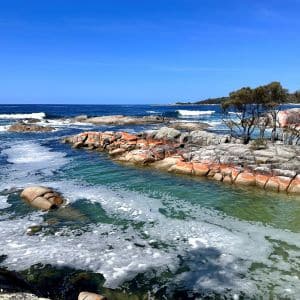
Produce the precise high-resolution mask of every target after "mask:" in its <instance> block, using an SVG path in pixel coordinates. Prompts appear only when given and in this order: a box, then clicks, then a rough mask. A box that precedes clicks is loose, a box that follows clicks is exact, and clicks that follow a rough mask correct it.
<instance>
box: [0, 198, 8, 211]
mask: <svg viewBox="0 0 300 300" xmlns="http://www.w3.org/2000/svg"><path fill="white" fill-rule="evenodd" d="M10 206H11V204H9V203H8V202H7V196H0V209H4V208H7V207H10Z"/></svg>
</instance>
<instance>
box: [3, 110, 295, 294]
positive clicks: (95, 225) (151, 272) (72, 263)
mask: <svg viewBox="0 0 300 300" xmlns="http://www.w3.org/2000/svg"><path fill="white" fill-rule="evenodd" d="M288 107H290V106H288ZM112 114H114V115H115V114H122V115H134V116H143V115H163V116H166V117H173V118H176V119H178V121H184V120H189V121H191V122H198V121H201V122H206V123H208V124H210V125H211V127H210V128H209V130H211V131H214V132H226V128H225V127H224V126H223V125H222V117H223V116H222V114H221V108H220V107H219V106H217V105H209V106H207V105H203V106H158V105H0V141H1V142H0V166H1V168H0V241H1V247H0V266H1V267H2V268H8V269H9V270H15V271H18V272H20V273H21V274H22V275H23V276H24V277H25V278H26V279H27V280H28V281H29V282H30V283H31V284H33V285H35V286H37V287H43V292H44V294H45V296H46V295H48V296H49V297H50V296H51V297H52V299H72V297H71V296H70V295H71V292H70V290H71V289H70V286H72V287H73V289H76V288H77V289H78V290H80V289H81V288H83V287H84V288H87V287H89V288H90V289H93V290H94V291H102V292H104V293H107V295H109V296H110V298H111V299H151V298H149V297H153V299H196V298H197V297H206V299H215V298H217V297H220V299H225V298H226V299H248V298H252V299H254V298H255V299H257V298H261V299H264V298H268V299H269V298H270V299H272V298H273V299H279V298H280V299H283V298H284V299H299V297H300V278H299V276H300V271H299V270H300V260H299V257H300V235H299V233H300V221H299V220H300V219H299V215H300V201H299V198H298V199H297V198H296V196H291V195H287V194H283V193H281V194H277V193H272V192H266V191H263V190H258V189H255V188H247V187H234V186H227V185H225V184H222V183H219V182H216V181H210V180H208V179H202V178H191V177H188V176H179V175H174V174H168V173H162V172H159V171H155V170H152V169H147V168H135V167H132V166H125V165H122V164H118V163H116V162H113V161H112V160H110V159H109V158H108V157H107V155H106V154H104V153H98V152H89V151H84V150H80V149H79V150H78V149H72V148H71V147H70V146H69V145H66V144H62V143H61V139H62V138H63V137H65V136H68V135H73V134H76V133H79V132H82V131H86V130H88V131H92V130H113V131H115V130H116V131H118V130H124V131H129V132H138V131H142V130H145V129H151V128H156V127H157V125H147V126H144V125H143V126H136V125H134V126H96V125H91V124H84V123H72V122H70V121H69V120H68V118H70V117H72V116H77V115H88V116H98V115H112ZM25 117H28V118H29V117H31V118H36V119H39V120H40V121H39V123H40V124H48V125H51V126H53V127H55V128H56V130H55V131H53V132H46V133H11V132H8V131H7V128H8V126H9V125H10V124H12V123H13V122H15V121H16V120H17V119H19V118H25ZM29 185H44V186H49V187H52V188H54V189H56V190H58V191H59V192H61V193H62V194H63V196H64V197H65V198H66V199H67V205H66V206H65V207H63V208H60V209H58V210H54V211H51V212H41V211H37V210H35V209H33V208H31V207H29V206H27V205H26V204H25V203H24V202H23V201H22V200H21V199H20V196H19V193H20V190H22V189H23V188H24V187H26V186H29ZM30 226H37V227H39V228H40V230H39V231H38V232H36V233H35V234H33V235H28V234H27V229H28V228H29V227H30ZM45 273H46V274H47V276H48V277H47V276H46V277H45V278H48V279H49V276H50V277H51V276H52V277H53V278H63V280H62V281H61V282H59V283H58V282H56V281H55V280H53V281H51V280H50V283H51V284H50V283H48V285H45V284H44V285H43V284H42V283H41V282H42V279H41V278H42V276H44V275H41V274H45ZM49 274H50V275H49ZM74 274H75V275H76V276H77V277H76V280H75V279H74V276H75V275H74ZM78 274H81V275H80V276H81V277H80V280H79V279H78V276H79V275H78ZM83 274H84V275H83ZM72 276H73V277H72ZM84 276H85V277H84ZM86 276H88V277H87V278H89V280H85V281H84V279H83V278H86ZM52 277H51V278H52ZM70 278H71V279H72V280H71V279H70ZM71 281H72V284H73V285H72V284H71V283H70V282H71ZM45 282H46V280H45ZM74 282H76V284H75V283H74ZM83 282H84V285H83ZM124 292H125V293H124ZM147 297H148V298H147Z"/></svg>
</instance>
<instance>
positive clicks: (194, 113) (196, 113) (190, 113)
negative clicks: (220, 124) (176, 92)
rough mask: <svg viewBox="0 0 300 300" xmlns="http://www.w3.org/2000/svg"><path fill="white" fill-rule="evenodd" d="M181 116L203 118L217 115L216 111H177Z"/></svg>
mask: <svg viewBox="0 0 300 300" xmlns="http://www.w3.org/2000/svg"><path fill="white" fill-rule="evenodd" d="M177 112H178V113H179V115H181V116H201V115H212V114H214V113H215V111H214V110H184V109H179V110H177Z"/></svg>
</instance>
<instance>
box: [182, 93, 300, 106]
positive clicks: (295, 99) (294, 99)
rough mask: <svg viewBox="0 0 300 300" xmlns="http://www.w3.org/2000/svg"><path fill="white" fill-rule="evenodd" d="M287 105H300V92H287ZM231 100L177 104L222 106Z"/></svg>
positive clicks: (226, 98) (227, 97)
mask: <svg viewBox="0 0 300 300" xmlns="http://www.w3.org/2000/svg"><path fill="white" fill-rule="evenodd" d="M286 96H287V98H286V102H287V103H295V104H299V103H300V90H297V91H295V92H292V93H291V92H288V91H287V95H286ZM228 99H229V96H224V97H216V98H207V99H201V100H199V101H178V102H176V104H177V105H202V104H206V105H211V104H222V103H223V102H225V101H227V100H228Z"/></svg>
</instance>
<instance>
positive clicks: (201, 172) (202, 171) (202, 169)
mask: <svg viewBox="0 0 300 300" xmlns="http://www.w3.org/2000/svg"><path fill="white" fill-rule="evenodd" d="M193 170H194V174H195V175H196V176H206V175H207V174H208V172H209V166H208V164H203V163H197V162H193Z"/></svg>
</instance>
